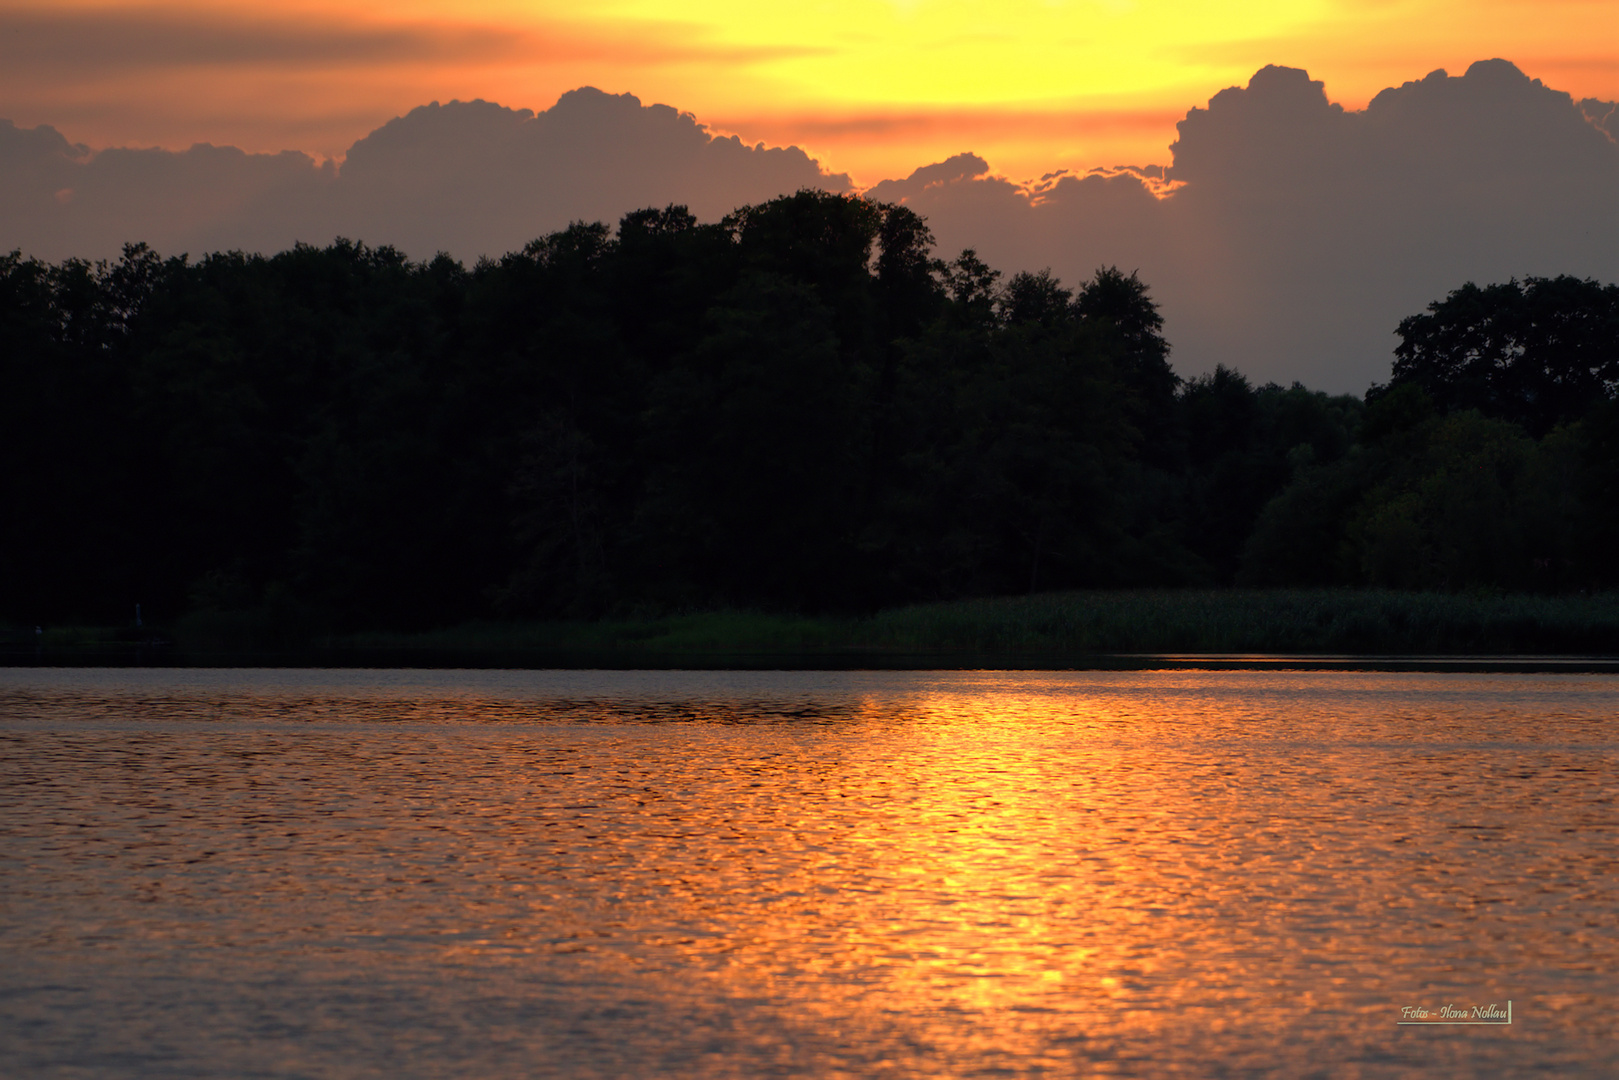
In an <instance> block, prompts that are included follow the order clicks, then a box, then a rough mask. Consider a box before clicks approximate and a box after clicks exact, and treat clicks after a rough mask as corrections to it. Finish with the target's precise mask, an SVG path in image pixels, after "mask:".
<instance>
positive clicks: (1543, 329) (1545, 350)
mask: <svg viewBox="0 0 1619 1080" xmlns="http://www.w3.org/2000/svg"><path fill="white" fill-rule="evenodd" d="M1399 335H1400V344H1399V345H1398V346H1397V347H1396V348H1395V350H1394V356H1395V361H1394V372H1393V379H1392V381H1391V382H1390V383H1389V385H1388V386H1387V387H1374V388H1373V390H1372V391H1371V393H1370V394H1368V400H1372V399H1375V398H1376V397H1378V396H1380V395H1381V394H1383V393H1387V392H1388V391H1390V390H1392V389H1394V388H1397V387H1399V386H1402V385H1405V384H1415V385H1417V386H1420V387H1421V388H1422V389H1423V390H1424V391H1425V392H1426V393H1427V395H1428V397H1429V399H1430V400H1431V401H1432V402H1433V403H1434V405H1435V406H1437V407H1438V408H1439V409H1440V410H1441V411H1443V412H1452V411H1456V410H1459V409H1477V410H1479V411H1480V412H1482V413H1484V415H1486V416H1491V417H1496V418H1498V419H1503V420H1510V421H1512V422H1514V423H1518V424H1522V425H1523V426H1524V427H1525V428H1527V429H1528V430H1529V432H1530V433H1531V434H1532V435H1535V436H1537V437H1538V436H1540V435H1543V434H1545V433H1546V432H1547V431H1549V430H1550V429H1551V428H1552V427H1553V426H1554V425H1556V424H1559V423H1566V422H1568V421H1572V420H1576V419H1578V418H1579V417H1580V416H1582V415H1584V414H1585V412H1586V411H1587V410H1588V409H1590V408H1591V406H1592V405H1594V404H1596V403H1598V402H1601V401H1607V400H1612V399H1613V398H1614V397H1615V395H1616V394H1619V285H1602V284H1599V283H1598V282H1596V281H1592V280H1581V279H1579V278H1575V277H1570V276H1568V275H1563V276H1561V277H1556V278H1537V277H1530V278H1525V279H1524V280H1523V281H1522V282H1521V283H1520V282H1518V281H1517V280H1513V281H1509V282H1507V283H1506V284H1504V285H1487V286H1484V287H1482V288H1480V287H1479V286H1477V285H1474V284H1472V283H1468V284H1466V285H1463V286H1462V287H1461V288H1460V289H1457V290H1456V291H1455V292H1452V293H1451V294H1450V295H1449V296H1448V297H1446V298H1445V299H1444V300H1440V301H1435V302H1434V303H1432V304H1429V305H1428V311H1427V313H1426V314H1422V315H1413V316H1411V317H1410V318H1408V319H1405V320H1403V321H1402V322H1401V323H1400V327H1399Z"/></svg>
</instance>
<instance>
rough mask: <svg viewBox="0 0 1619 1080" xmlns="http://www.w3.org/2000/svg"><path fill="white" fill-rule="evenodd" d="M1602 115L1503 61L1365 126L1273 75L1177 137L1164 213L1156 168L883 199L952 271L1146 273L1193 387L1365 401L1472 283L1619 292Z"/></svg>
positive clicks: (890, 186)
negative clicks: (975, 256)
mask: <svg viewBox="0 0 1619 1080" xmlns="http://www.w3.org/2000/svg"><path fill="white" fill-rule="evenodd" d="M1588 116H1590V117H1593V118H1601V119H1599V120H1598V122H1600V123H1604V124H1606V123H1608V122H1609V120H1608V119H1606V118H1609V117H1611V111H1610V107H1609V106H1607V105H1606V104H1605V103H1600V102H1590V103H1582V104H1581V105H1580V106H1578V107H1577V106H1576V105H1575V104H1574V102H1573V101H1572V100H1571V99H1570V98H1569V96H1568V95H1567V94H1562V93H1558V92H1556V91H1553V90H1551V89H1548V88H1547V87H1545V86H1543V85H1542V84H1541V83H1540V82H1539V81H1538V80H1531V79H1529V78H1527V77H1526V76H1525V75H1523V73H1522V72H1520V71H1519V70H1518V69H1517V68H1516V67H1514V66H1513V65H1512V64H1509V63H1507V62H1506V61H1504V60H1490V61H1483V62H1480V63H1477V64H1474V65H1473V66H1472V67H1470V68H1469V69H1468V71H1467V73H1466V74H1465V75H1463V76H1460V77H1451V76H1448V75H1447V74H1446V73H1444V72H1442V71H1437V72H1434V73H1432V74H1430V75H1429V76H1427V77H1426V78H1424V79H1421V80H1418V81H1415V82H1408V83H1406V84H1404V85H1403V86H1400V87H1398V88H1393V89H1388V90H1385V91H1383V92H1382V93H1381V94H1379V95H1377V96H1376V97H1375V98H1374V99H1373V100H1372V101H1371V102H1370V104H1369V105H1368V106H1367V108H1366V109H1364V110H1362V111H1359V112H1351V111H1347V110H1345V109H1343V108H1341V107H1340V106H1338V105H1335V104H1333V103H1331V102H1329V101H1328V100H1327V98H1326V95H1325V93H1324V90H1323V87H1322V84H1321V83H1319V82H1315V81H1312V80H1311V79H1310V78H1309V76H1308V75H1307V74H1306V73H1305V72H1303V71H1300V70H1297V69H1292V68H1281V67H1267V68H1264V69H1262V70H1260V71H1259V72H1257V73H1256V74H1255V75H1254V77H1253V79H1252V80H1250V82H1249V84H1248V85H1247V87H1245V88H1236V87H1233V88H1231V89H1228V90H1224V91H1221V92H1220V93H1219V94H1216V95H1215V96H1214V98H1213V99H1211V100H1210V101H1209V103H1208V106H1207V107H1206V108H1194V109H1192V110H1191V111H1190V112H1188V113H1187V115H1186V117H1185V119H1183V120H1182V121H1181V122H1180V123H1179V124H1178V125H1177V130H1178V131H1179V138H1178V139H1177V141H1176V142H1175V143H1174V145H1173V146H1172V148H1171V150H1172V154H1173V164H1172V165H1171V166H1170V167H1169V168H1168V169H1166V170H1164V172H1163V177H1164V181H1165V182H1166V185H1167V186H1172V187H1173V188H1174V190H1173V192H1172V193H1171V194H1169V195H1168V197H1167V198H1163V199H1158V198H1154V197H1153V195H1154V191H1153V189H1154V187H1156V186H1158V185H1157V182H1156V180H1155V178H1154V177H1153V176H1152V174H1151V173H1149V172H1147V171H1145V170H1141V171H1132V170H1108V171H1106V172H1102V173H1093V174H1091V175H1087V176H1083V177H1076V176H1062V177H1059V178H1057V179H1056V182H1055V183H1054V184H1050V185H1049V186H1046V187H1040V188H1030V187H1028V186H1023V185H1016V184H1012V183H1010V182H1008V181H1007V180H1005V179H1003V178H999V177H996V176H994V175H993V174H991V173H989V171H988V170H987V169H986V170H982V171H976V172H970V171H963V170H960V169H959V168H956V167H955V166H951V167H949V168H946V169H945V170H944V171H945V172H957V173H959V175H954V176H950V177H941V174H938V173H932V172H930V171H929V169H922V170H918V171H917V173H914V174H912V177H911V178H909V179H907V180H905V181H898V182H887V183H885V184H881V185H878V186H877V187H876V188H874V189H873V192H874V193H876V192H881V193H883V194H884V195H885V196H887V197H892V198H898V199H903V200H904V201H905V202H906V203H907V204H908V205H911V206H912V207H913V208H914V209H916V210H917V211H918V212H920V213H922V214H924V215H925V216H927V218H928V219H929V224H930V225H931V226H932V228H933V230H934V232H935V234H936V235H937V236H938V238H939V240H940V246H941V247H942V248H943V249H945V250H946V251H947V252H948V251H954V250H957V249H959V248H962V247H975V248H976V249H977V250H978V252H979V254H980V256H981V257H983V258H985V259H986V260H987V261H989V262H990V263H991V264H992V265H996V266H999V267H1001V268H1003V269H1006V270H1014V269H1022V268H1039V267H1042V266H1049V267H1051V268H1052V269H1053V270H1054V271H1055V272H1056V273H1058V274H1059V275H1060V276H1062V277H1064V278H1066V279H1068V280H1070V281H1077V280H1080V279H1083V278H1084V277H1087V276H1088V275H1089V274H1090V273H1092V272H1093V271H1094V270H1095V269H1096V267H1097V266H1099V265H1106V264H1114V263H1116V264H1118V265H1119V266H1121V267H1123V268H1125V269H1138V268H1139V269H1140V271H1141V274H1142V277H1143V279H1144V280H1146V281H1147V282H1148V283H1150V284H1151V286H1152V287H1153V292H1154V295H1155V296H1156V297H1157V298H1158V300H1159V301H1160V302H1161V303H1162V304H1163V308H1164V313H1165V316H1166V320H1167V331H1168V334H1169V337H1170V340H1171V341H1172V342H1173V343H1174V345H1175V349H1176V351H1175V363H1176V367H1177V368H1178V369H1179V370H1180V371H1182V372H1183V373H1196V372H1199V371H1206V370H1209V369H1211V368H1213V366H1214V365H1215V364H1217V363H1224V364H1226V365H1228V366H1232V367H1236V368H1238V369H1240V370H1242V371H1244V372H1246V373H1248V374H1249V375H1251V376H1255V377H1258V378H1260V379H1277V380H1280V381H1283V382H1286V381H1290V380H1293V379H1300V380H1302V381H1304V382H1306V383H1307V384H1310V385H1313V386H1318V387H1322V388H1326V389H1333V390H1348V391H1359V390H1364V389H1365V387H1366V385H1367V384H1369V383H1370V382H1373V381H1376V380H1381V379H1384V378H1386V377H1387V374H1388V368H1389V363H1390V357H1391V350H1392V348H1393V345H1394V343H1395V338H1394V335H1393V331H1394V328H1395V326H1396V325H1397V324H1398V322H1399V320H1400V319H1401V318H1403V317H1404V316H1406V315H1410V314H1415V313H1416V312H1419V311H1421V310H1422V309H1423V307H1424V306H1425V305H1426V304H1427V303H1429V302H1430V301H1432V300H1435V299H1438V298H1440V297H1442V296H1444V295H1445V294H1446V293H1447V292H1449V291H1450V290H1451V289H1454V288H1456V287H1457V286H1459V285H1461V284H1462V283H1463V282H1464V281H1467V280H1474V281H1504V280H1506V279H1507V278H1509V277H1512V276H1514V275H1516V276H1519V277H1522V276H1524V275H1529V274H1543V275H1555V274H1560V273H1571V274H1577V275H1581V276H1594V277H1598V278H1601V279H1604V280H1609V281H1612V280H1615V279H1619V147H1616V146H1615V144H1614V142H1613V140H1612V139H1611V138H1610V137H1609V136H1608V135H1607V133H1606V132H1605V131H1604V130H1601V129H1599V128H1598V127H1597V126H1596V123H1594V122H1593V120H1592V119H1587V117H1588ZM951 160H952V162H959V161H960V160H961V159H959V158H957V159H951ZM949 164H950V163H945V165H946V166H949ZM930 168H931V169H938V168H941V166H933V167H930ZM930 178H931V180H932V182H929V180H930ZM1162 190H1163V189H1162V188H1161V187H1160V188H1159V191H1160V192H1161V191H1162Z"/></svg>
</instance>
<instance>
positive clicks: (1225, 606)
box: [324, 589, 1619, 656]
mask: <svg viewBox="0 0 1619 1080" xmlns="http://www.w3.org/2000/svg"><path fill="white" fill-rule="evenodd" d="M324 644H325V645H326V646H327V647H330V648H339V649H355V650H370V649H390V650H400V649H404V650H409V649H421V650H436V651H448V652H454V651H463V650H465V651H479V650H482V651H551V652H581V653H589V652H600V653H613V652H636V653H651V654H662V653H673V654H680V653H705V652H707V653H771V652H779V653H825V652H842V653H860V652H869V653H916V654H926V653H970V654H977V655H985V656H995V655H1015V654H1020V653H1042V654H1075V655H1108V654H1132V653H1149V654H1162V653H1227V654H1230V653H1238V654H1240V653H1261V654H1264V653H1283V654H1286V653H1296V654H1312V653H1313V654H1348V655H1356V654H1361V655H1372V654H1379V655H1441V654H1455V655H1499V654H1528V655H1559V654H1589V655H1613V654H1619V592H1609V593H1600V594H1594V595H1589V596H1542V595H1525V594H1509V595H1496V596H1491V595H1465V594H1461V595H1458V594H1448V593H1402V592H1394V591H1389V590H1327V589H1286V590H1283V589H1267V590H1236V589H1226V590H1214V589H1208V590H1175V591H1170V590H1129V591H1101V590H1087V591H1074V592H1062V593H1045V594H1035V595H1031V596H1012V597H997V598H988V599H977V600H959V601H950V602H941V603H932V604H916V605H910V606H906V607H900V608H892V609H889V610H886V611H881V612H878V613H877V614H875V615H871V616H865V617H851V618H814V617H804V616H792V615H772V614H768V613H758V612H743V611H718V612H703V613H696V614H685V615H671V616H665V617H661V618H647V619H620V620H611V619H609V620H601V621H597V622H578V623H566V622H552V623H543V622H541V623H504V624H503V623H469V624H465V625H463V626H457V627H449V628H445V629H442V630H436V631H428V632H423V633H415V634H401V633H367V634H348V635H342V636H340V637H332V638H328V639H326V640H325V642H324Z"/></svg>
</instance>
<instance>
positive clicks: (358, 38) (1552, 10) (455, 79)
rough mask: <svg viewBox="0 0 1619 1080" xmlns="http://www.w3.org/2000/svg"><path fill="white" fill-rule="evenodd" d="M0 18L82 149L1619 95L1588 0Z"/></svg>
mask: <svg viewBox="0 0 1619 1080" xmlns="http://www.w3.org/2000/svg"><path fill="white" fill-rule="evenodd" d="M0 30H3V31H4V33H3V34H0V59H3V60H4V68H3V70H4V74H3V75H0V80H3V83H0V86H3V98H0V100H3V103H4V105H5V110H4V115H5V118H6V119H10V120H13V121H15V122H16V123H18V124H21V125H32V124H38V123H49V124H52V125H54V126H56V127H57V128H58V129H60V130H62V131H63V132H64V133H65V134H67V135H68V136H69V138H71V139H74V140H76V141H80V142H85V143H87V144H89V145H91V146H106V145H132V146H140V145H161V146H165V147H169V148H183V147H185V146H188V145H190V144H192V143H194V142H198V141H209V142H214V143H216V144H230V145H236V146H240V147H242V148H244V149H249V150H263V151H268V150H281V149H299V150H304V151H307V152H310V153H313V154H316V155H319V156H326V157H341V156H342V155H343V153H344V152H345V151H346V150H347V148H348V146H349V145H350V144H351V143H352V142H353V141H354V140H355V139H357V138H359V137H361V136H363V135H364V134H366V133H367V132H368V131H370V130H372V129H374V128H375V127H377V126H378V125H380V124H382V123H383V122H385V121H386V120H388V119H389V118H390V117H393V116H396V115H400V114H402V113H404V112H406V111H408V110H409V109H410V108H412V107H414V106H416V105H420V104H424V103H426V102H429V101H434V100H438V101H448V100H451V99H455V98H459V99H462V100H469V99H473V98H484V99H487V100H491V101H497V102H500V103H502V104H505V105H509V106H513V107H526V108H532V109H544V108H547V107H549V106H550V105H551V104H552V103H553V102H554V101H555V100H556V98H557V97H558V95H560V94H561V93H563V92H565V91H567V90H570V89H573V88H576V87H579V86H584V85H591V86H596V87H599V88H601V89H603V90H606V91H609V92H612V93H623V92H626V91H627V92H630V93H634V94H636V95H637V96H639V97H640V98H641V99H642V101H643V102H646V103H649V104H650V103H652V102H662V103H667V104H670V105H673V106H675V107H676V108H679V109H681V110H684V111H689V112H692V113H693V114H695V115H696V116H697V118H698V120H699V121H700V122H702V123H705V124H707V125H708V126H709V127H710V128H711V129H713V130H716V131H720V132H724V133H735V134H739V135H741V136H742V137H743V139H744V140H747V141H750V142H752V141H759V140H762V141H764V142H766V143H769V144H772V145H777V144H780V145H785V144H797V145H800V146H803V147H804V148H805V149H807V150H808V151H809V152H810V153H811V154H813V155H816V156H817V157H819V158H820V159H821V160H822V162H823V164H824V165H825V166H826V167H827V168H829V169H830V170H832V171H836V172H849V173H850V174H851V175H852V176H853V177H854V179H855V181H856V182H857V183H860V184H870V183H873V182H875V181H877V180H880V179H883V178H885V177H894V176H903V175H905V174H907V173H908V172H909V171H910V170H911V169H913V168H915V167H917V166H919V165H923V164H927V163H928V162H931V161H937V160H941V159H943V158H944V157H947V156H949V155H950V154H953V153H957V152H960V151H963V150H973V151H975V152H977V153H979V154H981V155H983V156H984V157H985V158H986V159H987V160H989V161H990V162H991V163H992V165H993V166H994V167H995V168H996V170H997V171H999V172H1002V173H1004V174H1005V175H1008V176H1011V177H1013V178H1017V179H1022V178H1025V177H1030V176H1037V175H1039V174H1040V173H1042V172H1045V171H1049V170H1052V169H1057V168H1074V167H1088V166H1092V165H1112V164H1119V163H1141V164H1145V163H1151V162H1164V161H1167V159H1168V151H1167V147H1168V144H1169V143H1170V142H1171V141H1172V140H1173V139H1174V137H1175V129H1174V124H1175V121H1176V120H1177V119H1179V118H1180V117H1181V116H1183V115H1184V113H1185V110H1186V109H1187V108H1188V107H1190V106H1192V105H1196V104H1201V103H1202V102H1203V101H1205V100H1206V99H1207V98H1208V97H1209V96H1210V95H1211V94H1213V93H1216V92H1218V91H1219V90H1220V89H1222V88H1224V87H1226V86H1231V85H1241V84H1243V83H1245V82H1246V81H1247V79H1248V77H1249V76H1250V75H1251V74H1252V73H1253V72H1254V71H1255V70H1256V69H1257V68H1259V67H1261V66H1263V65H1265V64H1268V63H1275V64H1285V65H1290V66H1296V67H1304V68H1307V69H1308V70H1309V71H1310V72H1311V74H1312V76H1313V77H1315V78H1318V79H1323V80H1325V82H1326V85H1327V92H1328V95H1329V96H1330V97H1331V98H1332V99H1333V100H1335V101H1338V102H1341V103H1343V104H1344V105H1345V106H1346V107H1350V108H1355V107H1360V106H1363V105H1364V104H1365V103H1366V102H1367V100H1369V99H1370V98H1371V97H1372V96H1373V95H1374V94H1376V93H1377V92H1378V91H1379V90H1381V89H1382V88H1384V87H1386V86H1390V85H1398V84H1399V83H1401V82H1403V81H1406V80H1409V79H1413V78H1418V77H1420V76H1421V75H1423V74H1425V73H1426V72H1428V71H1430V70H1432V69H1434V68H1438V67H1444V68H1447V69H1448V70H1450V71H1451V72H1452V73H1453V74H1459V73H1460V72H1461V71H1463V70H1465V69H1466V67H1467V65H1468V64H1469V63H1471V62H1472V61H1474V60H1478V59H1484V58H1489V57H1492V56H1502V57H1505V58H1507V59H1510V60H1513V61H1514V62H1515V63H1517V64H1518V65H1519V67H1521V68H1522V69H1523V70H1524V71H1525V72H1527V73H1528V74H1529V75H1531V76H1533V77H1537V78H1540V79H1542V80H1543V81H1545V82H1547V83H1548V84H1549V85H1552V86H1555V87H1557V88H1558V89H1562V90H1567V91H1569V92H1571V93H1572V94H1573V95H1574V96H1575V97H1576V98H1580V97H1588V96H1589V97H1599V98H1604V99H1613V98H1615V97H1619V35H1616V33H1615V30H1614V24H1613V18H1612V10H1611V8H1610V7H1609V6H1608V5H1606V4H1604V3H1599V2H1590V0H1560V2H1554V3H1549V4H1542V3H1537V4H1533V5H1531V4H1529V3H1527V2H1525V0H1493V2H1487V3H1483V4H1479V3H1469V4H1467V5H1465V7H1464V6H1463V5H1462V4H1461V3H1460V2H1459V0H1395V2H1391V3H1379V4H1350V3H1342V2H1339V3H1333V2H1328V0H1309V2H1302V3H1299V2H1295V3H1258V4H1250V5H1244V6H1242V7H1241V8H1239V9H1233V8H1231V7H1229V6H1227V5H1211V4H1202V3H1192V2H1189V0H1135V2H1132V0H1084V2H1075V0H1012V2H1007V3H995V4H985V3H970V2H966V0H821V2H817V3H810V4H803V5H797V6H794V7H791V8H775V7H767V6H765V5H759V4H756V3H743V2H741V0H718V2H714V0H711V2H708V3H704V4H700V5H692V4H679V5H677V4H672V3H669V2H667V0H607V2H603V3H597V4H594V5H590V6H589V8H588V9H582V8H581V7H580V6H579V5H573V4H568V5H565V4H562V3H560V2H557V0H531V2H523V3H519V2H510V0H474V2H471V3H458V4H455V5H451V4H448V3H445V2H443V0H406V2H401V3H389V4H380V3H372V2H355V3H350V4H348V5H346V6H345V7H344V8H343V9H342V10H341V12H340V13H337V14H334V13H333V8H332V6H330V5H314V4H275V5H270V4H265V3H262V2H236V3H207V4H199V3H169V4H164V5H160V6H153V5H150V4H143V3H111V4H86V3H77V2H69V3H58V4H52V5H50V6H49V7H46V6H40V5H24V4H14V3H7V4H5V5H4V6H3V7H0Z"/></svg>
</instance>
